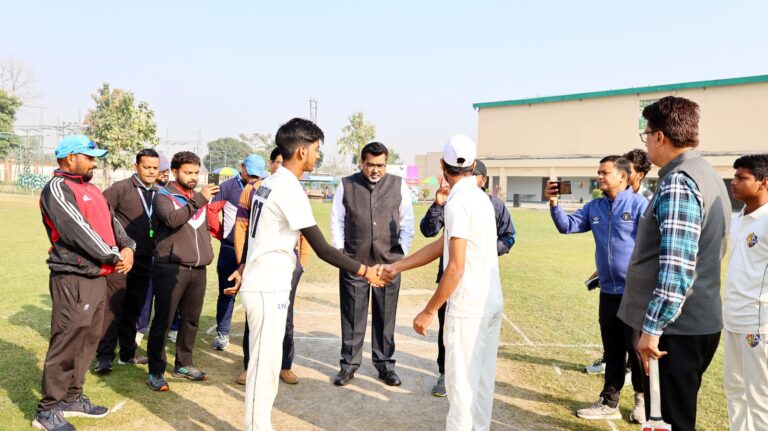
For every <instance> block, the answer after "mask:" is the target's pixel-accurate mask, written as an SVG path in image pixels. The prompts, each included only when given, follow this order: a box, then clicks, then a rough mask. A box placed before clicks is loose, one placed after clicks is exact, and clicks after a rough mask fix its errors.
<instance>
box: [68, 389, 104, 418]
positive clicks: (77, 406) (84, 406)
mask: <svg viewBox="0 0 768 431" xmlns="http://www.w3.org/2000/svg"><path fill="white" fill-rule="evenodd" d="M60 405H61V407H60V408H61V414H63V415H64V417H65V418H72V417H84V418H103V417H104V416H106V415H107V413H109V409H108V408H106V407H103V406H95V405H93V403H91V400H89V399H88V397H86V396H85V395H83V394H80V396H79V397H77V399H76V400H74V401H72V402H71V403H61V404H60Z"/></svg>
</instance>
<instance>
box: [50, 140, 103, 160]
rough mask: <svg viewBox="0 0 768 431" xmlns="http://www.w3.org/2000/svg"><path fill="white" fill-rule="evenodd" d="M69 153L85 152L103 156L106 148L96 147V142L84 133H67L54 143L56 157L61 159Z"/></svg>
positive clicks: (88, 154) (92, 155)
mask: <svg viewBox="0 0 768 431" xmlns="http://www.w3.org/2000/svg"><path fill="white" fill-rule="evenodd" d="M70 154H85V155H86V156H91V157H104V156H106V155H107V150H100V149H98V148H96V144H95V143H94V142H93V141H91V140H90V139H88V137H87V136H85V135H69V136H65V137H64V139H62V140H61V142H59V145H56V158H57V159H63V158H64V157H67V156H68V155H70Z"/></svg>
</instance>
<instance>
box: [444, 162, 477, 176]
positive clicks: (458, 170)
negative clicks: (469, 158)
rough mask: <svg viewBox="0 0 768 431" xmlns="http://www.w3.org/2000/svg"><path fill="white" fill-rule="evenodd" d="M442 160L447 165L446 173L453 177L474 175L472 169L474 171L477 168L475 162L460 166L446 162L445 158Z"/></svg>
mask: <svg viewBox="0 0 768 431" xmlns="http://www.w3.org/2000/svg"><path fill="white" fill-rule="evenodd" d="M442 162H443V166H445V173H446V174H448V175H450V176H452V177H457V176H464V177H466V176H469V175H472V171H474V169H475V166H474V165H475V164H474V163H472V164H470V165H469V166H462V167H458V166H451V165H449V164H448V163H445V160H443V161H442Z"/></svg>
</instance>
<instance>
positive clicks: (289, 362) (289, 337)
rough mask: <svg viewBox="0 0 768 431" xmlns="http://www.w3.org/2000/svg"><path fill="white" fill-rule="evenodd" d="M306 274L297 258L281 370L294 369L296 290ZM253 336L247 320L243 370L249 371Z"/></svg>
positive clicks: (244, 336) (286, 321)
mask: <svg viewBox="0 0 768 431" xmlns="http://www.w3.org/2000/svg"><path fill="white" fill-rule="evenodd" d="M302 274H304V267H302V266H301V262H299V260H298V255H297V256H296V268H295V269H294V270H293V278H291V294H290V301H291V302H290V304H288V317H287V318H286V320H285V336H284V337H283V364H282V365H281V369H283V370H290V369H291V367H293V358H294V357H296V349H295V346H294V344H293V303H294V302H296V289H298V287H299V281H301V276H302ZM250 334H251V330H250V329H249V328H248V319H245V332H244V333H243V368H244V369H246V370H247V369H248V361H249V360H250V359H251V354H250V353H249V350H250V344H249V342H248V337H249V336H250Z"/></svg>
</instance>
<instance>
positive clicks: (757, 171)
mask: <svg viewBox="0 0 768 431" xmlns="http://www.w3.org/2000/svg"><path fill="white" fill-rule="evenodd" d="M739 168H742V169H746V170H748V171H750V172H752V175H754V176H755V179H756V180H757V181H762V180H764V179H765V178H768V154H747V155H746V156H741V157H739V158H738V159H736V161H735V162H733V169H739Z"/></svg>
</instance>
